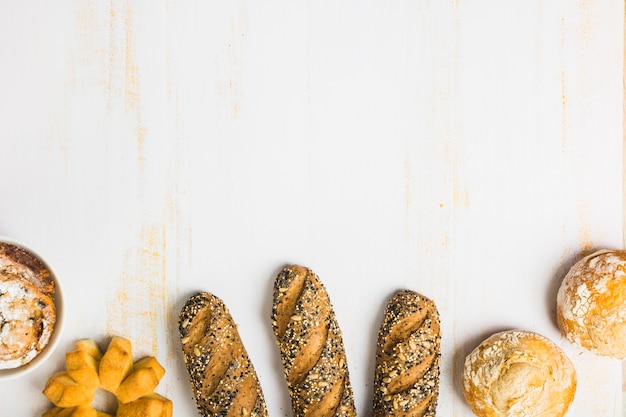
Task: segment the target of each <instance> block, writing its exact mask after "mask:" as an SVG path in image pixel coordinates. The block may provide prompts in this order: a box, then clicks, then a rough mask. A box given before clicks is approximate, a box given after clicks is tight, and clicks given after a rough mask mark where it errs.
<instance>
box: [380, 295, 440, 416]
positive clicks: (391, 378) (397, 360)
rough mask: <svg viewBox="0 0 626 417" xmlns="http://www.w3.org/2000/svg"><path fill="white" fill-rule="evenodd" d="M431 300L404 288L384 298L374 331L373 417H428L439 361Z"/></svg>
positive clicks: (434, 396)
mask: <svg viewBox="0 0 626 417" xmlns="http://www.w3.org/2000/svg"><path fill="white" fill-rule="evenodd" d="M440 346H441V334H440V326H439V313H438V312H437V308H436V306H435V303H434V302H433V301H432V300H430V299H428V298H426V297H423V296H421V295H420V294H418V293H416V292H414V291H410V290H402V291H399V292H397V293H396V294H395V295H394V296H393V297H392V298H391V299H390V300H389V302H388V304H387V307H386V309H385V312H384V316H383V321H382V324H381V327H380V330H379V334H378V343H377V349H376V369H375V375H374V405H373V416H374V417H383V416H395V417H404V416H412V417H423V416H424V417H432V416H435V411H436V408H437V397H438V394H439V374H440V364H441V347H440Z"/></svg>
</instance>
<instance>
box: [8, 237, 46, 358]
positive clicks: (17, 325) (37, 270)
mask: <svg viewBox="0 0 626 417" xmlns="http://www.w3.org/2000/svg"><path fill="white" fill-rule="evenodd" d="M55 292H56V290H55V284H54V281H53V279H52V277H51V274H50V271H48V269H47V268H46V267H45V266H44V264H43V263H42V262H41V261H40V260H39V259H38V258H37V257H35V256H34V255H32V254H31V253H30V252H28V251H26V250H24V249H22V248H20V247H18V246H15V245H12V244H9V243H5V242H0V328H2V332H0V369H12V368H17V367H19V366H22V365H25V364H27V363H29V362H30V361H32V360H33V359H34V358H35V357H36V356H37V355H38V354H39V353H40V352H41V351H42V350H43V349H44V348H45V347H46V346H47V345H48V343H49V342H50V338H51V336H52V331H53V329H54V326H55V324H56V320H57V317H56V306H55V304H54V295H55Z"/></svg>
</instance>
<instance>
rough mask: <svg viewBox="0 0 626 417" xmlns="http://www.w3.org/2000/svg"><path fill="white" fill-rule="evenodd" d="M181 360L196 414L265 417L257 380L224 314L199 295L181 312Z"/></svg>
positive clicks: (233, 326)
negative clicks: (184, 367) (185, 369)
mask: <svg viewBox="0 0 626 417" xmlns="http://www.w3.org/2000/svg"><path fill="white" fill-rule="evenodd" d="M178 323H179V326H178V330H179V334H180V340H181V345H182V350H183V360H184V362H185V365H186V367H187V371H188V373H189V379H190V383H191V388H192V390H193V392H194V395H195V399H196V405H197V407H198V411H200V414H201V415H202V416H205V417H209V416H211V417H216V416H220V417H267V408H266V404H265V399H264V397H263V392H262V391H261V386H260V384H259V380H258V377H257V374H256V372H255V370H254V367H253V366H252V362H251V361H250V359H249V357H248V353H247V351H246V349H245V347H244V345H243V342H242V340H241V338H240V336H239V332H238V331H237V325H236V324H235V322H234V320H233V318H232V316H231V315H230V312H229V311H228V308H227V307H226V305H225V304H224V302H223V301H222V300H221V299H219V298H218V297H216V296H214V295H213V294H210V293H208V292H201V293H198V294H196V295H194V296H192V297H190V298H189V299H188V300H187V302H186V303H185V305H184V306H183V308H182V309H181V311H180V314H179V319H178Z"/></svg>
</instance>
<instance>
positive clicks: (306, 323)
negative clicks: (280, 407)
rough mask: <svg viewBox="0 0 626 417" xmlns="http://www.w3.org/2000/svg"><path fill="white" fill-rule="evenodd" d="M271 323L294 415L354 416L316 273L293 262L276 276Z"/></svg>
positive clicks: (337, 339)
mask: <svg viewBox="0 0 626 417" xmlns="http://www.w3.org/2000/svg"><path fill="white" fill-rule="evenodd" d="M272 327H273V329H274V335H275V336H276V342H277V344H278V347H279V349H280V354H281V359H282V363H283V371H284V375H285V380H286V381H287V387H288V388H289V394H290V397H291V404H292V409H293V414H294V416H295V417H331V416H341V417H354V416H355V415H356V408H355V405H354V396H353V393H352V386H351V384H350V377H349V373H348V364H347V361H346V354H345V351H344V346H343V339H342V335H341V330H340V328H339V324H338V323H337V319H336V317H335V313H334V311H333V307H332V305H331V302H330V299H329V297H328V294H327V292H326V289H325V288H324V285H323V284H322V282H321V281H320V279H319V277H318V276H317V275H316V274H315V273H314V272H313V271H311V270H310V269H308V268H304V267H301V266H298V265H292V266H290V267H287V268H284V269H283V270H282V271H281V272H280V273H279V274H278V276H277V277H276V280H275V283H274V296H273V304H272Z"/></svg>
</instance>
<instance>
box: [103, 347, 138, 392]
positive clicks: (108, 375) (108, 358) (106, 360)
mask: <svg viewBox="0 0 626 417" xmlns="http://www.w3.org/2000/svg"><path fill="white" fill-rule="evenodd" d="M132 351H133V350H132V345H131V343H130V340H128V339H124V338H122V337H117V336H116V337H113V338H112V339H111V342H109V347H108V348H107V350H106V352H104V355H102V358H101V359H100V365H99V373H100V386H101V387H102V388H103V389H105V390H107V391H109V392H113V393H114V392H115V391H117V389H118V387H119V386H120V384H121V383H122V381H123V380H124V379H125V378H126V377H127V376H128V375H129V374H130V371H131V370H132V369H133V353H132Z"/></svg>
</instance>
